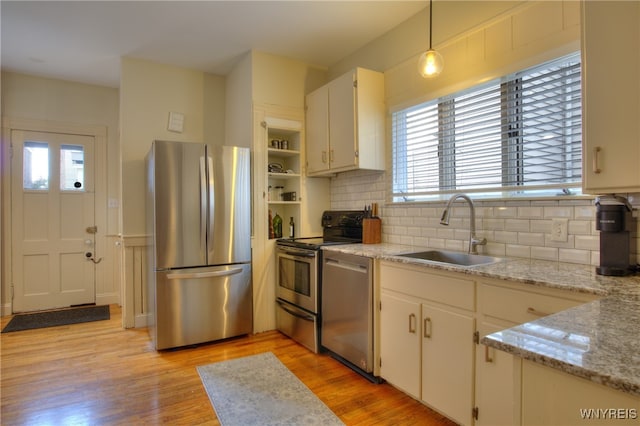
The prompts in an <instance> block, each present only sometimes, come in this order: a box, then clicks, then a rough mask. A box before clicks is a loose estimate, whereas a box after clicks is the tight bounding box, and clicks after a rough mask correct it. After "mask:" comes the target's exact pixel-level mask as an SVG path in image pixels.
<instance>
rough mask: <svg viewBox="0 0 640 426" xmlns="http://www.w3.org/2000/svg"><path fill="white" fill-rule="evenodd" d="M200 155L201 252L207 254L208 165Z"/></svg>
mask: <svg viewBox="0 0 640 426" xmlns="http://www.w3.org/2000/svg"><path fill="white" fill-rule="evenodd" d="M205 161H206V160H205V157H200V252H201V253H204V255H205V259H206V256H207V232H206V230H207V167H206V163H205Z"/></svg>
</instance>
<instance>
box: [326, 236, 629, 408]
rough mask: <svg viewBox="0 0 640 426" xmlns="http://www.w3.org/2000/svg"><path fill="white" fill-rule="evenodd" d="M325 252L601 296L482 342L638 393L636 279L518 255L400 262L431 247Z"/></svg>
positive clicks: (368, 246) (357, 246)
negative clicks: (482, 261) (467, 262)
mask: <svg viewBox="0 0 640 426" xmlns="http://www.w3.org/2000/svg"><path fill="white" fill-rule="evenodd" d="M323 249H324V250H332V251H340V252H343V253H350V254H355V255H360V256H367V257H372V258H376V259H381V260H388V261H392V262H401V263H406V264H411V265H422V266H425V267H428V268H432V269H440V270H447V271H451V272H461V273H464V274H468V275H476V276H483V277H488V278H496V279H504V280H509V281H512V282H521V283H523V284H528V285H534V286H542V287H551V288H558V289H563V290H568V291H575V292H580V293H587V294H593V295H596V296H600V297H601V298H599V299H598V300H595V301H593V302H588V303H585V304H583V305H580V306H576V307H574V308H571V309H568V310H566V311H562V312H558V313H556V314H553V315H549V316H547V317H543V318H540V319H538V320H536V321H531V322H528V323H525V324H521V325H518V326H515V327H512V328H509V329H506V330H502V331H499V332H497V333H493V334H490V335H488V336H485V337H483V338H482V340H481V343H483V344H486V345H487V346H491V347H494V348H497V349H500V350H503V351H505V352H508V353H511V354H513V355H516V356H519V357H521V358H524V359H527V360H531V361H534V362H537V363H540V364H543V365H546V366H549V367H552V368H556V369H559V370H562V371H565V372H567V373H569V374H573V375H575V376H579V377H583V378H585V379H588V380H591V381H593V382H596V383H601V384H604V385H606V386H609V387H611V388H614V389H618V390H621V391H624V392H627V393H630V394H633V395H636V396H640V275H638V274H636V275H634V276H630V277H603V276H600V275H597V274H596V273H595V268H594V267H593V266H586V265H574V264H567V263H559V262H549V261H541V260H529V259H518V258H506V259H504V260H502V261H500V262H497V263H492V264H487V265H476V266H457V265H450V264H444V263H439V262H431V261H426V260H419V259H412V258H407V257H399V256H398V255H399V254H403V253H411V252H415V251H421V250H429V249H428V248H420V247H412V246H404V245H396V244H384V243H383V244H349V245H338V246H328V247H323Z"/></svg>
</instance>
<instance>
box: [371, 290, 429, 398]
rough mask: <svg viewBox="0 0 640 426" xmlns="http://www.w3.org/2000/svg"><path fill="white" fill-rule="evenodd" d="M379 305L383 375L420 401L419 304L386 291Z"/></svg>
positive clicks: (381, 371) (381, 372)
mask: <svg viewBox="0 0 640 426" xmlns="http://www.w3.org/2000/svg"><path fill="white" fill-rule="evenodd" d="M380 303H381V310H380V359H381V365H380V376H381V377H383V378H384V379H385V380H386V381H388V382H389V383H391V384H392V385H394V386H396V387H397V388H399V389H401V390H403V391H404V392H406V393H408V394H409V395H412V396H413V397H414V398H419V397H420V336H419V333H420V304H419V303H417V302H415V301H412V300H411V299H408V298H404V297H402V296H399V295H396V294H393V293H389V292H386V291H384V290H383V291H382V293H381V295H380Z"/></svg>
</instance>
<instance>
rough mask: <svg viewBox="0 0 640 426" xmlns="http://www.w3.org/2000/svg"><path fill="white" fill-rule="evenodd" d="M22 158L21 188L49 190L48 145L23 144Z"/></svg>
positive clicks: (39, 143) (43, 143)
mask: <svg viewBox="0 0 640 426" xmlns="http://www.w3.org/2000/svg"><path fill="white" fill-rule="evenodd" d="M22 156H23V171H22V186H23V188H24V189H40V190H47V189H49V145H48V144H47V143H45V142H25V143H24V148H23V153H22Z"/></svg>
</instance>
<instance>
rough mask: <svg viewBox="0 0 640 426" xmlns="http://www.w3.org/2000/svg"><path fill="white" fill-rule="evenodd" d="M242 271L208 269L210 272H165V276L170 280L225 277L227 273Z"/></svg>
mask: <svg viewBox="0 0 640 426" xmlns="http://www.w3.org/2000/svg"><path fill="white" fill-rule="evenodd" d="M240 272H242V269H229V270H226V271H210V272H192V273H188V274H167V278H168V279H170V280H188V279H190V278H212V277H227V276H229V275H235V274H239V273H240Z"/></svg>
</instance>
